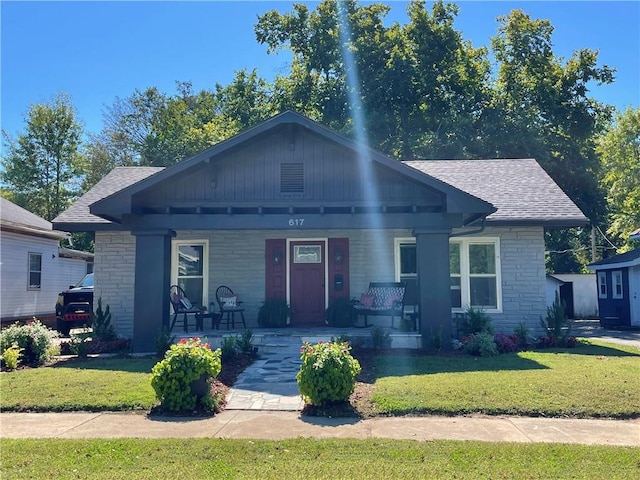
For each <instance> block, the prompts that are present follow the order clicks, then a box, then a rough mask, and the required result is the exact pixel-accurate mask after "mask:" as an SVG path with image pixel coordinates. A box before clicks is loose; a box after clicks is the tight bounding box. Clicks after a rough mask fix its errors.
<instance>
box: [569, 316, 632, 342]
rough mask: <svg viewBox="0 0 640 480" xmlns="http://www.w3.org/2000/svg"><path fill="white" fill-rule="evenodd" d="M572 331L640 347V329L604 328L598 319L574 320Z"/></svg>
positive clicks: (582, 335) (580, 335)
mask: <svg viewBox="0 0 640 480" xmlns="http://www.w3.org/2000/svg"><path fill="white" fill-rule="evenodd" d="M571 333H572V334H573V335H575V336H576V337H586V338H594V339H597V340H602V341H603V342H611V343H619V344H621V345H631V346H632V347H636V348H640V330H612V329H610V328H602V327H601V326H600V322H599V321H598V320H573V322H572V323H571Z"/></svg>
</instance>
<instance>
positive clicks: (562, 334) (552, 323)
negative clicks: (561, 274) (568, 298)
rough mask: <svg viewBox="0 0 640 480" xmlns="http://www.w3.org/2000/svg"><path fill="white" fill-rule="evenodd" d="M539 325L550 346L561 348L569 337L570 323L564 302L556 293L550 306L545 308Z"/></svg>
mask: <svg viewBox="0 0 640 480" xmlns="http://www.w3.org/2000/svg"><path fill="white" fill-rule="evenodd" d="M540 324H541V325H542V328H543V329H544V330H545V332H546V333H547V337H549V342H550V344H551V346H557V347H563V346H565V345H566V344H567V341H568V339H569V335H571V323H570V322H569V319H568V318H567V312H566V311H565V305H564V302H562V301H561V300H560V297H559V295H558V292H556V296H555V299H554V300H553V303H552V304H551V306H549V307H547V316H546V318H544V319H543V318H540Z"/></svg>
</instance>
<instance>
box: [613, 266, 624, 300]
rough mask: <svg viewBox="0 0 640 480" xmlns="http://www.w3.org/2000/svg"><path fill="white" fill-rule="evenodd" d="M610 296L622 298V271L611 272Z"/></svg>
mask: <svg viewBox="0 0 640 480" xmlns="http://www.w3.org/2000/svg"><path fill="white" fill-rule="evenodd" d="M611 290H612V292H611V297H612V298H622V297H623V296H624V295H623V294H622V271H621V270H615V271H613V272H611Z"/></svg>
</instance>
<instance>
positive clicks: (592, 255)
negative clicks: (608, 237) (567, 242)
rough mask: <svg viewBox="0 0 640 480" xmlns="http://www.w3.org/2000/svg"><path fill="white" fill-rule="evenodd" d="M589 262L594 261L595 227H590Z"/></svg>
mask: <svg viewBox="0 0 640 480" xmlns="http://www.w3.org/2000/svg"><path fill="white" fill-rule="evenodd" d="M591 261H592V262H595V261H596V227H595V226H593V225H591Z"/></svg>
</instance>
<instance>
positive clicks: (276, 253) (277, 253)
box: [273, 248, 282, 265]
mask: <svg viewBox="0 0 640 480" xmlns="http://www.w3.org/2000/svg"><path fill="white" fill-rule="evenodd" d="M280 262H282V250H280V249H279V248H275V249H274V250H273V264H274V265H280Z"/></svg>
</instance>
